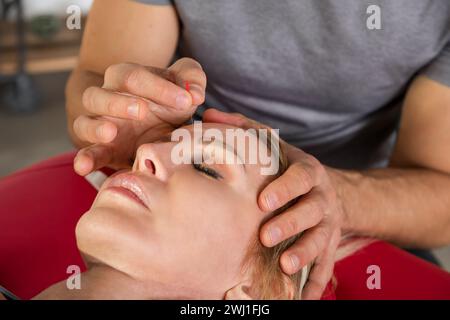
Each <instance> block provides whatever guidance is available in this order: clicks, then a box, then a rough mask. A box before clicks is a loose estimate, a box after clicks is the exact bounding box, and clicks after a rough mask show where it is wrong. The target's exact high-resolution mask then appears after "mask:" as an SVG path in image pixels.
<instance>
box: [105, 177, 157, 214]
mask: <svg viewBox="0 0 450 320" xmlns="http://www.w3.org/2000/svg"><path fill="white" fill-rule="evenodd" d="M106 189H110V190H113V191H115V192H119V193H121V194H123V195H125V196H128V197H129V198H131V199H132V200H134V201H136V202H138V203H140V204H141V205H142V206H144V207H145V208H147V209H149V202H148V199H147V196H146V195H145V193H144V188H143V187H142V185H141V182H140V181H139V178H138V177H136V176H134V175H131V174H129V173H121V174H118V175H115V176H113V177H111V179H110V180H108V182H107V185H106Z"/></svg>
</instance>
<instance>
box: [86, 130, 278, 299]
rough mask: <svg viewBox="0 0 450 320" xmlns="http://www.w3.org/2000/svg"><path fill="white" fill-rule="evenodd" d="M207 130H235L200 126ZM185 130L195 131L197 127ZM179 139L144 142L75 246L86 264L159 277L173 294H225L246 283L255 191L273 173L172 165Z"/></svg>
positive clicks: (259, 215)
mask: <svg viewBox="0 0 450 320" xmlns="http://www.w3.org/2000/svg"><path fill="white" fill-rule="evenodd" d="M208 128H216V129H219V130H220V131H222V132H225V129H235V128H234V127H230V126H225V125H219V124H203V130H205V129H208ZM185 129H187V130H189V131H190V132H191V133H192V135H191V136H193V135H194V134H193V127H192V126H187V127H185ZM224 136H225V133H224ZM176 144H177V142H171V141H170V136H169V137H167V138H166V139H163V140H161V141H159V142H156V143H150V144H145V145H143V146H141V147H140V148H139V149H138V152H137V156H136V160H135V162H134V166H133V169H132V170H131V171H127V172H122V173H118V174H115V175H114V176H112V177H110V178H108V180H107V181H106V182H105V183H104V185H103V186H102V188H101V190H100V191H99V193H98V196H97V198H96V200H95V201H94V204H93V205H92V208H91V209H90V210H89V211H88V212H87V213H86V214H85V215H84V216H83V217H82V218H81V220H80V221H79V223H78V226H77V242H78V246H79V249H80V250H81V251H82V252H83V253H84V254H85V255H86V257H88V258H87V260H88V263H89V262H92V261H96V262H101V263H103V264H106V265H108V266H111V267H113V268H115V269H117V270H119V271H122V272H124V273H126V274H128V275H130V276H132V277H133V278H135V279H138V280H142V281H147V280H148V281H157V282H158V283H160V284H162V285H165V286H167V288H170V290H176V296H179V297H197V296H202V297H205V298H222V296H223V293H224V292H225V291H226V290H227V289H229V288H231V287H233V286H234V285H235V284H236V283H238V282H239V281H240V280H241V278H240V277H241V272H240V271H241V264H242V262H243V259H244V255H245V254H246V253H247V249H248V246H249V244H250V241H252V240H253V239H254V237H255V236H256V234H257V231H258V228H259V225H260V223H261V221H262V219H263V218H264V216H265V214H264V213H263V212H262V211H261V210H260V209H259V208H258V205H257V195H258V193H259V192H260V191H261V188H262V187H263V186H264V184H265V183H267V180H268V179H270V177H268V176H263V175H261V173H260V168H261V165H260V164H258V163H257V164H246V165H243V164H239V163H235V164H217V163H215V164H211V165H206V164H200V165H196V166H194V165H193V164H192V163H189V164H174V162H173V161H172V160H171V152H172V149H173V148H174V146H175V145H176ZM221 148H223V150H225V151H224V152H234V151H236V150H233V148H232V147H231V146H230V145H228V146H224V147H221ZM246 148H249V146H246ZM247 151H248V150H247ZM213 162H214V161H213ZM168 290H169V289H168Z"/></svg>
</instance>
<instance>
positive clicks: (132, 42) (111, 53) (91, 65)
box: [66, 0, 179, 147]
mask: <svg viewBox="0 0 450 320" xmlns="http://www.w3.org/2000/svg"><path fill="white" fill-rule="evenodd" d="M178 33H179V26H178V20H177V15H176V12H175V9H174V8H173V7H171V6H150V5H143V4H139V3H135V2H133V1H128V0H96V1H95V2H94V4H93V6H92V9H91V12H90V14H89V19H88V22H87V25H86V29H85V31H84V35H83V43H82V46H81V51H80V58H79V65H78V67H77V68H76V69H75V70H74V71H73V72H72V74H71V77H70V79H69V82H68V84H67V87H66V111H67V122H68V131H69V134H70V136H71V138H72V141H73V142H74V144H75V145H76V146H78V147H83V146H86V145H87V144H88V143H85V142H84V143H83V142H82V141H81V140H80V139H79V138H77V136H76V135H75V134H74V131H73V122H74V120H75V119H76V118H77V117H78V116H80V115H83V114H88V112H87V111H86V109H85V108H84V107H83V104H82V95H83V92H84V91H85V90H86V89H87V88H89V87H91V86H101V85H102V84H103V78H104V73H105V70H106V69H107V68H108V67H109V66H110V65H113V64H117V63H122V62H132V63H137V64H141V65H146V66H155V67H166V66H168V65H169V62H170V60H171V58H172V56H173V54H174V52H175V48H176V45H177V41H178Z"/></svg>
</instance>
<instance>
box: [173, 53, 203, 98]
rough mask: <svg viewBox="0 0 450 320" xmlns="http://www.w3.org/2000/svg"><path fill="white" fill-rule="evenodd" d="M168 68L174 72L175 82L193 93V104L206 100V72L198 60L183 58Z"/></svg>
mask: <svg viewBox="0 0 450 320" xmlns="http://www.w3.org/2000/svg"><path fill="white" fill-rule="evenodd" d="M168 70H169V71H170V72H171V73H172V74H173V76H174V78H175V83H176V84H178V86H180V87H183V88H185V87H186V84H188V86H187V87H188V89H189V90H188V89H186V90H188V91H189V92H190V94H191V95H192V104H193V105H195V106H198V105H200V104H202V103H203V102H205V90H206V82H207V80H206V74H205V72H204V71H203V69H202V66H201V65H200V63H198V62H197V61H195V60H193V59H190V58H182V59H179V60H177V61H176V62H175V63H174V64H173V65H171V66H170V67H169V68H168Z"/></svg>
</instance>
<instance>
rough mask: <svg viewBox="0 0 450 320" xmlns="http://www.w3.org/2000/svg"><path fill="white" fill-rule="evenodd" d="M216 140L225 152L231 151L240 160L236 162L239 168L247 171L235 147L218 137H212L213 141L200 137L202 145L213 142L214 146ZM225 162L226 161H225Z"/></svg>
mask: <svg viewBox="0 0 450 320" xmlns="http://www.w3.org/2000/svg"><path fill="white" fill-rule="evenodd" d="M216 142H221V143H222V146H223V150H225V151H227V152H231V153H233V154H234V155H235V156H236V157H237V158H239V160H240V162H239V163H238V164H240V165H241V168H242V169H244V171H245V172H246V171H247V166H246V165H245V161H243V160H242V158H241V156H240V155H239V154H238V153H237V151H236V148H233V147H231V146H230V145H229V144H227V143H225V142H223V141H222V140H219V139H214V140H213V141H203V137H202V145H203V146H205V144H206V146H209V145H211V144H213V145H214V146H216ZM225 164H226V163H225Z"/></svg>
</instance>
